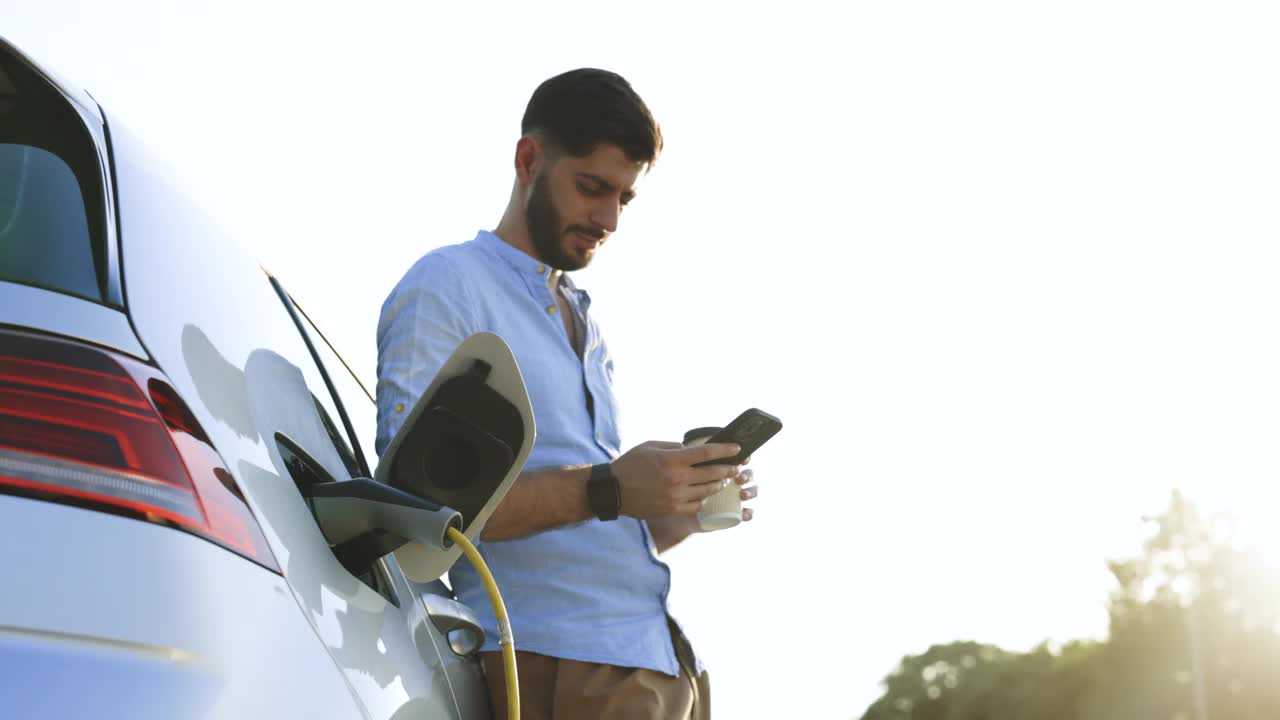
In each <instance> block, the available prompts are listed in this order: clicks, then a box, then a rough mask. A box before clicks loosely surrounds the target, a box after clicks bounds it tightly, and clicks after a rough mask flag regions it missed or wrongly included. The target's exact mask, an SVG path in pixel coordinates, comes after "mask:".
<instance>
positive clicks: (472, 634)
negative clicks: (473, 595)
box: [421, 593, 484, 656]
mask: <svg viewBox="0 0 1280 720" xmlns="http://www.w3.org/2000/svg"><path fill="white" fill-rule="evenodd" d="M421 597H422V605H423V607H425V608H426V609H427V617H429V618H431V624H432V625H435V626H436V629H437V630H439V631H440V633H441V634H442V635H444V636H445V637H446V638H448V639H449V647H450V648H452V649H453V651H454V652H455V653H457V654H458V655H462V656H467V655H471V654H473V653H474V652H476V651H477V650H479V649H480V646H481V645H483V644H484V628H482V627H480V618H478V617H476V614H475V612H474V611H473V610H472V609H471V608H469V607H467V606H466V605H463V604H462V603H460V602H458V601H457V600H454V599H453V598H447V597H444V596H443V595H436V594H434V593H422V596H421Z"/></svg>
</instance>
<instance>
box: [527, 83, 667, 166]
mask: <svg viewBox="0 0 1280 720" xmlns="http://www.w3.org/2000/svg"><path fill="white" fill-rule="evenodd" d="M520 132H521V133H523V134H525V135H528V134H530V133H537V134H540V135H542V137H543V139H544V140H545V141H547V142H549V143H551V145H552V146H553V147H554V148H556V149H558V150H561V151H564V152H567V153H569V154H570V155H573V156H574V157H584V156H586V155H589V154H591V151H593V150H595V149H596V147H598V146H599V145H602V144H605V143H608V144H612V145H617V146H618V147H620V148H622V152H624V153H626V155H627V159H628V160H631V161H632V162H643V163H646V164H648V165H650V166H652V165H653V163H654V162H656V161H657V159H658V154H659V153H660V152H662V130H661V129H660V128H659V127H658V123H657V121H656V120H654V119H653V114H652V113H650V112H649V108H648V106H646V105H645V104H644V100H641V99H640V96H639V95H637V94H636V91H635V90H633V89H632V88H631V84H630V83H628V82H627V81H626V80H625V79H623V77H622V76H621V75H618V74H617V73H612V72H609V71H608V70H597V69H595V68H582V69H580V70H570V71H569V72H567V73H563V74H561V75H556V76H555V77H553V78H551V79H549V80H546V81H544V82H543V83H542V84H541V85H539V86H538V89H537V90H534V91H533V97H531V98H529V105H528V106H527V107H526V108H525V110H524V119H523V120H521V122H520Z"/></svg>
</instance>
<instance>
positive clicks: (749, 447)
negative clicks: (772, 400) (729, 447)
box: [694, 408, 782, 467]
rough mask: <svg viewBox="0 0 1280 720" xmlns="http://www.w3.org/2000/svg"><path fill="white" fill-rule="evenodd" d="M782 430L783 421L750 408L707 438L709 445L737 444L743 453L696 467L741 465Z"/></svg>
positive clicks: (709, 461)
mask: <svg viewBox="0 0 1280 720" xmlns="http://www.w3.org/2000/svg"><path fill="white" fill-rule="evenodd" d="M781 429H782V421H781V420H779V419H778V418H776V417H774V416H772V415H770V414H769V413H767V412H765V411H763V410H758V409H756V408H750V409H748V410H746V411H745V412H743V413H742V414H741V415H739V416H738V417H736V418H734V419H733V422H731V423H729V424H728V425H725V426H724V428H723V429H722V430H720V432H718V433H716V434H715V435H712V436H711V437H709V438H707V444H711V443H736V444H737V445H738V446H739V447H741V448H742V452H740V453H738V454H737V455H734V456H733V457H727V458H721V459H719V460H708V461H707V462H702V463H698V464H697V465H694V467H702V466H703V465H740V464H742V461H744V460H746V459H747V458H749V457H751V455H752V453H754V452H755V451H756V450H759V449H760V446H761V445H764V444H765V442H766V441H768V440H769V438H771V437H773V436H774V435H777V434H778V431H779V430H781Z"/></svg>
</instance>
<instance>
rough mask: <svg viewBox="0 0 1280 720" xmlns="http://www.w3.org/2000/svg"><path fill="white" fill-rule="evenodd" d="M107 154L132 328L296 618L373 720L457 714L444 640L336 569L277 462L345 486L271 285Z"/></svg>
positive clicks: (409, 610)
mask: <svg viewBox="0 0 1280 720" xmlns="http://www.w3.org/2000/svg"><path fill="white" fill-rule="evenodd" d="M112 148H113V153H114V156H115V169H116V182H117V188H118V191H119V194H120V200H119V203H120V205H119V206H120V228H121V258H122V267H123V271H124V273H123V277H124V287H125V297H126V302H127V305H128V308H129V313H130V315H131V317H132V318H133V322H134V326H135V328H136V330H137V332H138V334H139V336H140V338H141V340H142V342H143V343H144V345H145V346H146V347H147V349H148V350H149V351H150V353H151V354H152V356H153V357H154V358H155V360H156V362H157V364H158V365H159V366H160V368H161V369H162V370H163V371H164V372H165V373H166V374H167V376H168V377H169V378H170V380H171V382H172V383H173V385H174V387H175V388H176V389H177V390H178V393H179V394H180V395H181V396H182V397H184V398H185V399H186V400H187V402H188V403H189V405H190V406H191V409H192V411H193V412H194V413H195V415H196V417H197V419H199V421H200V422H201V424H202V425H203V426H204V428H205V431H206V432H207V433H208V435H209V437H210V438H211V439H212V441H213V444H214V446H215V447H217V448H218V449H219V451H220V452H221V454H222V456H223V458H224V459H225V460H226V461H227V464H228V469H229V470H230V471H231V473H232V475H233V476H234V477H235V478H236V480H237V482H238V483H239V485H240V487H241V489H242V490H243V491H244V494H245V497H246V498H247V500H248V501H249V503H250V506H251V507H252V508H253V510H254V512H255V515H256V516H257V517H258V518H259V520H260V522H261V525H262V529H263V532H264V534H265V535H266V537H267V539H268V542H269V543H270V545H271V549H272V552H273V553H274V554H275V556H276V558H277V560H278V561H279V563H280V566H281V568H282V569H283V571H284V574H285V577H286V578H287V579H288V581H289V582H288V585H289V586H290V587H291V588H292V590H293V594H294V596H295V599H296V600H297V602H298V604H299V606H300V607H301V608H302V610H303V612H304V614H305V615H306V617H307V618H308V619H309V620H310V622H311V624H312V625H313V627H314V628H315V631H316V633H317V634H318V635H319V636H320V638H321V640H322V641H323V642H324V644H325V646H326V647H327V648H328V649H329V652H330V655H331V656H332V657H333V660H334V662H336V663H337V664H338V666H339V667H340V668H341V669H342V670H343V672H344V673H345V675H346V677H347V681H348V682H349V683H350V684H351V686H352V687H353V688H354V690H355V691H356V693H357V695H358V696H359V697H360V698H361V700H362V702H364V703H365V706H366V709H367V711H368V713H369V715H370V717H372V718H374V719H375V720H381V719H383V718H390V717H393V716H394V717H397V718H407V717H449V716H453V715H455V714H457V712H458V708H457V707H456V705H455V704H454V701H453V698H452V696H451V694H450V693H449V691H448V677H447V675H446V674H445V673H440V672H432V667H433V666H435V667H438V666H440V665H441V664H442V659H441V651H442V648H441V645H442V644H443V643H441V642H440V641H441V640H442V638H440V637H439V634H438V633H437V632H436V631H435V630H434V628H432V627H431V626H430V623H429V621H428V620H427V618H426V616H425V613H423V612H421V611H420V610H421V609H420V604H419V603H418V602H417V600H416V598H414V597H412V596H408V597H406V598H404V599H402V600H400V605H399V607H397V606H396V605H395V604H392V603H390V602H388V601H387V599H386V598H384V597H383V596H382V595H380V594H379V593H377V592H375V591H374V590H373V589H371V588H370V587H369V586H368V585H366V584H364V583H363V582H361V581H360V580H359V579H357V578H355V577H354V576H352V575H351V574H350V573H349V572H347V570H346V569H345V568H343V567H342V565H341V564H340V563H339V562H338V560H337V559H336V558H335V556H334V554H333V552H332V551H331V550H330V548H329V545H328V543H327V542H326V540H325V538H324V536H323V534H322V533H321V532H320V529H319V527H318V525H317V524H316V521H315V518H314V516H313V515H312V513H311V511H310V509H309V508H308V506H307V505H306V503H305V502H304V501H303V499H302V496H301V494H300V493H299V491H298V489H297V487H296V485H295V482H294V479H293V478H292V477H291V476H290V475H289V471H288V468H287V467H286V465H285V463H284V461H283V459H282V457H281V454H280V451H279V446H278V444H277V441H276V440H275V437H276V435H277V434H278V433H279V434H284V435H287V436H288V437H289V438H290V439H291V440H292V441H294V442H295V443H297V444H298V445H299V446H300V447H301V448H302V449H304V450H305V451H306V452H307V453H308V454H310V455H311V456H312V457H313V458H315V459H316V460H317V461H319V462H320V463H321V464H322V465H323V467H324V468H325V469H326V470H327V471H328V472H329V473H330V474H331V475H332V476H333V477H335V478H338V479H345V478H347V477H350V469H349V468H348V467H347V466H346V465H345V464H344V460H343V457H342V454H341V452H340V451H339V449H338V448H337V447H336V446H335V444H334V442H333V440H332V439H331V436H330V434H329V432H328V431H327V429H326V424H325V422H324V418H322V416H321V415H320V414H319V413H318V412H317V405H318V406H320V407H322V408H323V409H324V412H325V414H326V415H327V416H328V420H329V423H330V426H338V424H337V418H339V416H340V413H339V411H338V408H337V406H336V404H335V403H334V401H333V398H332V397H330V396H329V393H328V392H327V390H326V385H325V383H324V381H323V379H322V378H321V376H320V374H319V371H318V370H317V368H316V365H315V362H314V360H313V359H312V357H311V355H310V351H309V350H308V348H307V346H306V344H305V342H304V341H303V339H302V337H301V336H300V335H299V334H298V330H297V328H296V327H295V326H294V325H293V321H292V318H291V317H290V316H289V314H288V312H287V310H286V309H285V306H284V305H283V303H282V301H281V299H280V298H279V297H278V296H277V295H276V294H275V291H274V289H273V288H272V287H271V285H270V282H269V279H268V277H267V276H266V275H265V273H263V272H262V270H261V268H260V267H259V266H258V264H257V263H256V262H255V261H254V260H253V259H252V258H251V256H250V255H249V254H248V253H247V252H244V251H243V250H242V249H241V248H240V246H239V245H238V244H237V242H236V240H235V239H234V238H232V237H230V236H229V235H227V234H225V233H223V232H221V231H220V230H219V228H218V227H217V226H216V224H215V223H214V222H212V221H211V220H210V219H209V218H208V217H206V216H204V215H203V214H202V213H201V212H200V211H199V210H198V209H196V208H195V207H194V206H193V205H191V204H190V203H188V202H187V201H186V199H185V198H183V197H182V196H181V195H179V194H177V193H175V192H173V191H172V190H171V188H172V187H173V185H172V183H169V182H167V181H166V180H165V179H164V178H162V177H160V176H158V175H156V174H155V171H154V168H155V167H156V165H155V163H152V162H150V161H149V160H148V159H147V156H146V152H145V150H143V149H142V147H141V145H140V144H139V143H138V142H137V141H136V140H135V139H133V138H132V137H131V136H130V135H129V134H128V133H127V132H126V131H122V130H120V129H119V127H116V128H115V130H114V131H113V134H112ZM419 635H422V636H425V637H427V638H429V639H430V640H431V643H429V644H428V643H425V642H418V641H415V637H418V636H419ZM443 647H445V648H447V644H443Z"/></svg>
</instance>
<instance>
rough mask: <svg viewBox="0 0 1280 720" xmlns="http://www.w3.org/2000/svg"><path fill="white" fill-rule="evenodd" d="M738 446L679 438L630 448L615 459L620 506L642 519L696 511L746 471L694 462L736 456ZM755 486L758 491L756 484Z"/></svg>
mask: <svg viewBox="0 0 1280 720" xmlns="http://www.w3.org/2000/svg"><path fill="white" fill-rule="evenodd" d="M739 450H740V448H739V447H738V446H737V445H734V444H726V443H716V444H711V445H699V446H697V447H691V448H686V447H684V446H682V445H681V444H680V443H673V442H660V441H651V442H647V443H644V444H643V445H637V446H636V447H634V448H631V449H630V450H628V451H627V452H625V453H623V454H622V455H621V456H620V457H618V459H616V460H614V461H613V462H612V463H610V465H611V466H612V469H613V475H614V477H616V478H618V486H619V488H620V489H621V493H622V508H621V510H620V512H621V513H622V514H623V515H629V516H631V517H634V518H642V519H647V518H658V517H662V516H664V515H684V516H692V515H696V514H697V512H698V511H699V510H701V509H702V501H703V500H705V499H707V498H709V497H711V496H712V495H714V494H716V493H717V492H719V491H720V490H721V489H723V488H724V487H725V486H726V485H728V484H729V483H731V482H733V480H734V478H740V477H741V474H742V473H741V470H742V468H741V467H739V466H736V465H707V466H706V467H693V466H694V465H696V464H698V463H701V462H706V461H708V460H719V459H721V458H729V457H733V456H734V455H737V454H738V452H739ZM752 491H753V494H752V497H755V495H754V488H752ZM743 492H746V490H744V491H743ZM745 517H746V516H745V515H744V518H745Z"/></svg>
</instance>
